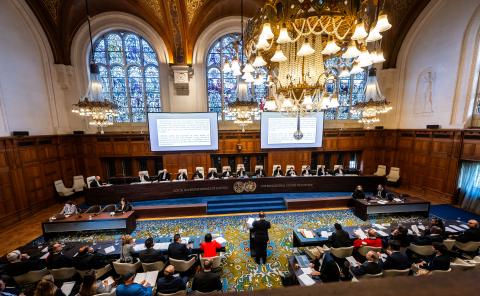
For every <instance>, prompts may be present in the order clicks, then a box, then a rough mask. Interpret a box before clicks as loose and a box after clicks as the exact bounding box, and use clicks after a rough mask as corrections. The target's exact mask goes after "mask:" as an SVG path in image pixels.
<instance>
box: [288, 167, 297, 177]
mask: <svg viewBox="0 0 480 296" xmlns="http://www.w3.org/2000/svg"><path fill="white" fill-rule="evenodd" d="M296 176H297V173H296V172H295V170H294V169H293V167H289V168H288V171H287V177H296Z"/></svg>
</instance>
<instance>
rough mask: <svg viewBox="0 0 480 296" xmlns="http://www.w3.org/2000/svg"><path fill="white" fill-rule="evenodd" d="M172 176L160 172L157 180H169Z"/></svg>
mask: <svg viewBox="0 0 480 296" xmlns="http://www.w3.org/2000/svg"><path fill="white" fill-rule="evenodd" d="M171 178H172V175H171V174H170V173H169V172H167V173H165V172H161V173H160V174H158V181H167V180H170V179H171Z"/></svg>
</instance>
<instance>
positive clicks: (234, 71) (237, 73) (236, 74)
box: [232, 69, 242, 76]
mask: <svg viewBox="0 0 480 296" xmlns="http://www.w3.org/2000/svg"><path fill="white" fill-rule="evenodd" d="M232 74H233V75H235V76H240V75H242V71H240V69H234V70H233V72H232Z"/></svg>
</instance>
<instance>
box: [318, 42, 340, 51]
mask: <svg viewBox="0 0 480 296" xmlns="http://www.w3.org/2000/svg"><path fill="white" fill-rule="evenodd" d="M339 50H340V47H339V46H338V45H337V44H336V43H335V40H334V39H331V40H329V41H328V42H327V45H326V46H325V48H324V49H323V50H322V54H324V55H331V54H335V53H337V52H338V51H339Z"/></svg>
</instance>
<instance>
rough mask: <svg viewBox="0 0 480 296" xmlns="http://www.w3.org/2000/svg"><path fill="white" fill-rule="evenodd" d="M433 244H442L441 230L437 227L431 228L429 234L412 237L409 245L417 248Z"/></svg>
mask: <svg viewBox="0 0 480 296" xmlns="http://www.w3.org/2000/svg"><path fill="white" fill-rule="evenodd" d="M434 242H437V243H443V237H442V230H441V229H440V227H438V226H432V227H431V228H430V233H429V234H425V235H423V236H414V237H413V239H412V241H411V243H412V244H414V245H417V246H428V245H431V244H433V243H434Z"/></svg>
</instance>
